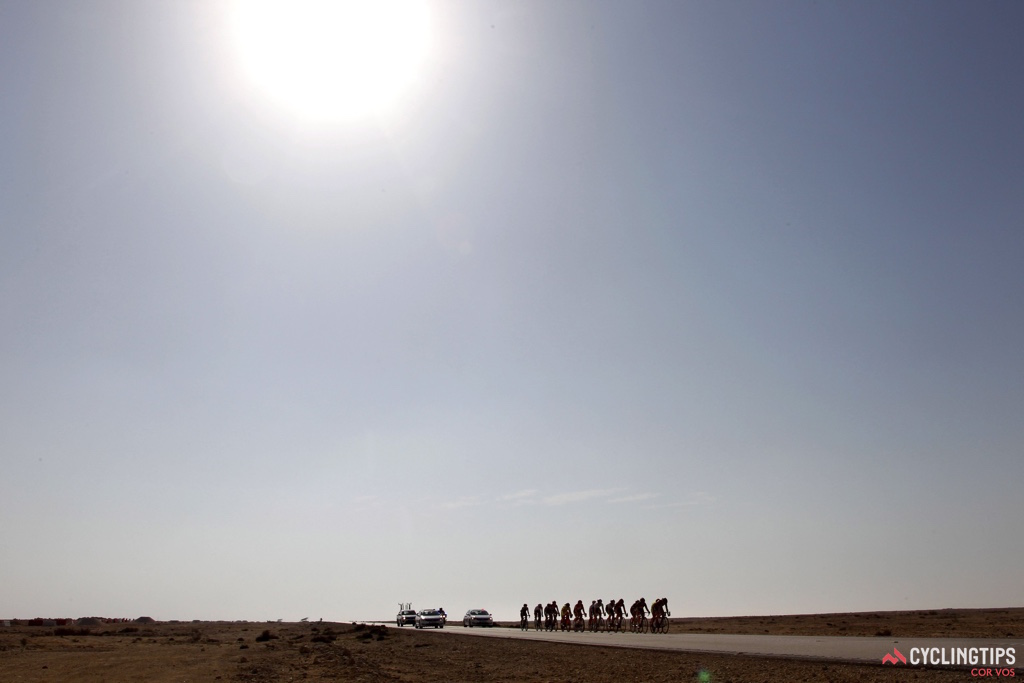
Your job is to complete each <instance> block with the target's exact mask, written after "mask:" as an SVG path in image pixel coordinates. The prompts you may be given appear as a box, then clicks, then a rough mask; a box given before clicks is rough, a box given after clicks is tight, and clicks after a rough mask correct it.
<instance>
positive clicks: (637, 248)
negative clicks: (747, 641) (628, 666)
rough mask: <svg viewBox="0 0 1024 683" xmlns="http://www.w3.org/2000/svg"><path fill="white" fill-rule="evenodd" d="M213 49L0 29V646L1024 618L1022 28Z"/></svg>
mask: <svg viewBox="0 0 1024 683" xmlns="http://www.w3.org/2000/svg"><path fill="white" fill-rule="evenodd" d="M231 7H232V5H230V4H227V3H225V4H218V3H217V2H198V1H186V2H169V1H159V0H156V1H153V2H143V3H138V2H127V1H123V0H122V1H118V0H114V1H112V2H104V3H80V2H70V1H68V0H55V1H53V2H42V3H27V2H0V63H2V64H3V65H4V67H5V68H4V69H2V70H0V94H2V97H0V501H2V504H0V558H2V561H0V617H5V618H9V617H34V616H47V617H63V616H73V617H77V616H87V615H99V616H123V617H138V616H140V615H149V616H152V617H155V618H157V619H193V618H195V619H252V620H264V619H277V618H283V619H286V620H298V619H300V618H302V617H308V618H310V619H312V620H315V619H319V618H324V619H331V620H351V619H387V618H391V617H392V616H393V615H394V614H395V612H396V611H397V610H398V605H399V603H400V602H409V601H411V602H412V603H413V607H414V608H416V609H421V608H425V607H438V606H441V607H444V608H445V609H446V610H447V612H448V613H449V615H451V616H452V617H454V618H461V615H462V614H463V612H464V611H465V610H467V609H469V608H476V607H480V608H486V609H489V610H491V611H492V612H494V613H495V615H496V617H497V618H499V619H508V620H511V619H515V618H516V616H517V614H518V609H519V606H520V605H522V603H524V602H527V603H529V605H530V607H531V608H532V607H533V606H534V605H536V604H537V603H540V602H550V601H552V600H557V601H559V602H560V603H563V602H569V601H571V602H575V601H576V600H577V599H582V600H584V602H585V603H586V604H589V601H590V600H594V599H597V598H602V599H604V600H605V601H607V600H609V599H611V598H619V597H621V598H624V599H625V600H626V602H627V604H628V603H630V602H632V601H633V600H634V599H636V598H638V597H640V596H641V595H643V596H646V597H647V599H648V601H649V602H650V601H652V600H653V599H654V598H656V597H662V596H666V597H668V598H669V606H670V608H671V609H672V613H673V616H687V615H706V616H715V615H738V614H766V613H776V614H778V613H806V612H835V611H857V610H895V609H928V608H941V607H995V606H1006V605H1021V604H1024V588H1022V583H1021V574H1020V568H1021V566H1024V545H1022V543H1021V540H1020V539H1021V538H1022V532H1021V530H1022V528H1024V506H1022V505H1021V482H1024V419H1022V416H1024V267H1022V264H1024V127H1022V122H1024V79H1022V78H1021V65H1022V64H1024V41H1022V40H1021V35H1022V27H1024V4H1022V3H1019V2H1013V1H1009V0H1007V1H998V0H995V1H990V2H968V1H966V0H965V1H963V2H944V1H934V2H916V1H907V2H898V3H890V2H871V1H869V2H848V3H818V2H790V1H783V0H779V1H773V2H729V1H723V2H717V1H715V2H711V1H708V2H676V1H672V2H628V3H626V2H618V3H612V2H581V1H572V0H570V1H566V2H558V3H552V2H544V1H541V0H525V1H523V2H491V1H488V0H481V1H480V2H455V1H444V0H438V1H436V2H429V1H428V2H427V9H428V11H429V16H430V24H429V26H430V30H431V31H432V33H431V36H432V38H431V42H430V45H431V46H432V47H431V48H430V53H429V55H428V56H427V57H425V58H424V61H423V62H422V64H420V65H419V66H418V71H416V77H415V82H414V83H413V84H412V85H410V86H408V88H407V89H406V90H404V91H402V95H401V97H399V98H398V99H396V100H395V101H394V102H392V103H390V104H389V108H387V109H386V110H385V109H383V108H382V109H381V110H380V111H379V112H376V113H374V114H373V115H360V116H358V117H357V116H354V115H353V116H352V117H350V118H348V119H344V120H343V119H342V118H338V119H337V120H332V119H327V118H321V119H317V120H312V119H308V120H307V119H303V118H302V116H301V113H296V112H295V111H292V110H289V109H288V108H287V107H285V106H284V105H282V104H281V102H279V101H278V100H275V99H273V98H271V97H269V96H267V95H266V94H265V93H264V92H262V91H260V90H258V89H257V88H256V87H255V86H253V85H252V84H251V83H250V82H249V81H247V80H245V78H244V77H243V74H242V70H241V68H240V66H239V62H238V57H237V55H236V54H235V52H234V50H233V47H232V44H231V41H230V40H229V29H228V20H229V17H230V16H231V15H230V11H231ZM368 68H369V67H368ZM296 77H298V75H297V76H296ZM323 87H324V88H330V87H331V81H327V82H325V83H324V86H323ZM396 97H397V96H396ZM389 102H390V101H389ZM334 104H336V105H337V103H334ZM337 106H340V105H337Z"/></svg>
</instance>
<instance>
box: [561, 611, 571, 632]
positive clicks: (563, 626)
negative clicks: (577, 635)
mask: <svg viewBox="0 0 1024 683" xmlns="http://www.w3.org/2000/svg"><path fill="white" fill-rule="evenodd" d="M559 628H560V629H561V630H563V631H568V630H569V629H571V628H572V622H571V621H569V615H568V614H567V615H565V616H564V617H562V622H561V623H560V624H559Z"/></svg>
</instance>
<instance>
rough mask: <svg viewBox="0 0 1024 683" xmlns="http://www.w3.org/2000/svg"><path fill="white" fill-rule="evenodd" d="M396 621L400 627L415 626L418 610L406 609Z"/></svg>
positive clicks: (399, 614)
mask: <svg viewBox="0 0 1024 683" xmlns="http://www.w3.org/2000/svg"><path fill="white" fill-rule="evenodd" d="M395 621H397V622H398V625H399V626H405V625H406V624H415V623H416V610H414V609H404V610H402V611H401V612H399V613H398V616H397V617H396V618H395Z"/></svg>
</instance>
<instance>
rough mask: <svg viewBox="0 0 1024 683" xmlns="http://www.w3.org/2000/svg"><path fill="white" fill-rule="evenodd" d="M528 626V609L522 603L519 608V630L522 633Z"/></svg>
mask: <svg viewBox="0 0 1024 683" xmlns="http://www.w3.org/2000/svg"><path fill="white" fill-rule="evenodd" d="M529 625H530V608H529V607H527V606H526V603H525V602H524V603H523V606H522V607H520V608H519V628H521V629H523V630H524V631H525V630H526V629H527V627H528V626H529Z"/></svg>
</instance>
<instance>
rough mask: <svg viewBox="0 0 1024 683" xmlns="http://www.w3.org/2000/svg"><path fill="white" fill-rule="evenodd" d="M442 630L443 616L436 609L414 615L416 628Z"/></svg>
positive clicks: (421, 611)
mask: <svg viewBox="0 0 1024 683" xmlns="http://www.w3.org/2000/svg"><path fill="white" fill-rule="evenodd" d="M427 626H433V627H434V628H444V616H443V615H442V614H441V613H440V612H439V611H437V610H436V609H424V610H420V611H419V612H417V613H416V628H425V627H427Z"/></svg>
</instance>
